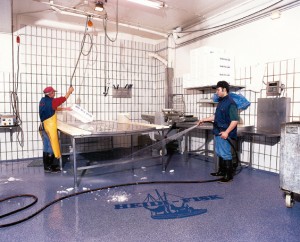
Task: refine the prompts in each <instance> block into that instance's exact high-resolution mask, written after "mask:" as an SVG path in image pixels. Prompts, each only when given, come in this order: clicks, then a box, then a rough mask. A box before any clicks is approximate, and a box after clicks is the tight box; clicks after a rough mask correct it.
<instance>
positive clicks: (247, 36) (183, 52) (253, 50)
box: [174, 7, 300, 77]
mask: <svg viewBox="0 0 300 242" xmlns="http://www.w3.org/2000/svg"><path fill="white" fill-rule="evenodd" d="M299 28H300V7H296V8H294V9H291V10H287V11H284V12H282V13H281V17H280V18H279V19H275V20H271V19H270V18H264V19H261V20H258V21H256V22H253V23H250V24H247V25H244V26H241V27H239V28H236V29H233V30H230V31H227V32H224V33H221V34H218V35H214V36H212V37H209V38H206V39H203V40H200V41H197V42H195V43H193V44H190V45H187V46H184V47H181V48H177V49H176V50H175V60H174V67H175V76H176V77H181V76H182V75H183V74H184V73H189V72H190V60H189V57H190V53H189V52H190V50H191V49H193V48H198V47H201V46H205V45H207V46H212V47H216V48H222V49H225V50H227V51H228V52H230V53H233V55H234V56H235V65H236V67H240V66H249V65H257V64H265V63H266V62H270V61H277V60H283V59H288V58H297V57H299V56H300V31H299Z"/></svg>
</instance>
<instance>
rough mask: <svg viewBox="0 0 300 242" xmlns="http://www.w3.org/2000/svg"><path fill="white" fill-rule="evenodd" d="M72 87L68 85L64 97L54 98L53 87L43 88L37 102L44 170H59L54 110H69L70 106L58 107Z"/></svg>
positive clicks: (59, 154)
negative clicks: (42, 94) (42, 92)
mask: <svg viewBox="0 0 300 242" xmlns="http://www.w3.org/2000/svg"><path fill="white" fill-rule="evenodd" d="M73 91H74V88H73V87H72V86H71V87H69V90H68V92H67V93H66V95H65V96H64V97H58V98H55V92H56V91H55V90H54V88H53V87H46V88H45V89H44V94H45V96H44V97H43V98H42V99H41V100H40V103H39V115H40V120H41V125H40V127H39V131H40V135H41V137H42V140H43V163H44V170H45V172H59V171H60V166H59V165H58V159H59V158H60V157H61V152H60V145H59V141H58V133H57V114H56V111H62V110H70V108H62V107H59V106H60V105H62V104H63V103H64V102H65V101H66V100H67V99H68V98H69V96H70V95H71V94H72V92H73Z"/></svg>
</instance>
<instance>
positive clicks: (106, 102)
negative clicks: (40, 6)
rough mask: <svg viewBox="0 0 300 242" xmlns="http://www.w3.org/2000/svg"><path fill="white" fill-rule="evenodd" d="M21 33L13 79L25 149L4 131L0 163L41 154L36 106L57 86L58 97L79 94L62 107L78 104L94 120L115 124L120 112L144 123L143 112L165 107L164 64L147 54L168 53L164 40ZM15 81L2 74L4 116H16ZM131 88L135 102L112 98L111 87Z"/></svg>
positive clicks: (13, 134) (58, 32)
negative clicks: (13, 101) (14, 91)
mask: <svg viewBox="0 0 300 242" xmlns="http://www.w3.org/2000/svg"><path fill="white" fill-rule="evenodd" d="M18 35H19V36H20V39H21V43H20V45H19V46H18V48H19V50H20V51H19V53H18V56H16V57H15V65H16V66H17V68H18V70H19V72H18V74H15V76H17V81H18V83H17V85H18V90H17V96H18V100H19V107H18V109H19V113H20V117H21V119H22V124H21V127H22V129H23V132H22V134H23V140H24V145H23V147H22V146H20V145H19V143H18V140H17V135H18V132H16V130H9V129H1V130H0V132H1V133H0V141H1V147H0V159H1V161H5V162H14V161H19V160H22V159H32V158H37V157H41V156H42V142H41V138H40V136H39V132H38V126H39V123H40V121H39V115H38V102H39V100H40V99H41V98H42V97H43V89H44V88H45V87H46V86H53V87H54V88H55V89H56V90H57V94H56V96H57V97H58V96H64V95H65V93H66V91H67V90H68V87H69V86H70V85H73V87H74V89H75V91H74V93H73V94H72V95H71V96H70V98H69V99H68V101H67V102H66V103H65V104H63V106H71V105H72V104H75V103H76V104H79V105H80V106H81V107H83V108H84V109H86V110H88V111H89V112H91V113H93V115H94V117H95V120H117V117H118V114H119V113H129V115H130V118H131V121H133V122H134V121H138V122H142V120H141V113H142V112H155V111H159V110H161V108H162V107H163V106H164V100H165V99H164V85H165V84H164V79H165V66H164V65H163V64H162V63H161V62H159V61H158V60H156V59H154V58H152V57H150V56H149V55H148V54H149V53H151V52H155V53H160V54H164V55H165V54H166V53H167V52H166V48H165V47H166V43H164V42H163V43H161V44H156V43H155V44H149V43H143V42H142V41H139V42H138V41H134V40H122V39H118V40H117V41H115V42H110V41H108V40H105V37H104V36H100V35H97V36H95V35H92V34H88V35H87V36H86V37H85V38H84V34H83V33H76V32H71V31H66V30H58V29H50V28H44V27H36V26H25V27H24V28H22V29H20V30H19V32H18ZM16 48H17V45H16V46H15V49H16ZM79 56H80V58H79ZM77 60H79V61H78V66H77V68H75V66H76V61H77ZM17 68H15V69H17ZM72 77H73V78H72ZM15 82H16V78H13V76H12V75H11V74H10V73H2V74H1V79H0V85H1V87H0V94H1V99H0V107H1V109H0V110H1V114H12V113H13V110H12V108H11V102H10V98H9V95H10V92H11V91H12V89H13V86H14V84H15ZM129 86H130V88H131V89H132V98H114V97H113V96H112V89H114V88H118V87H123V88H129ZM2 97H3V98H2Z"/></svg>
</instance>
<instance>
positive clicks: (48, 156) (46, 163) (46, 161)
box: [43, 152, 51, 172]
mask: <svg viewBox="0 0 300 242" xmlns="http://www.w3.org/2000/svg"><path fill="white" fill-rule="evenodd" d="M43 164H44V171H45V172H51V154H49V153H47V152H43Z"/></svg>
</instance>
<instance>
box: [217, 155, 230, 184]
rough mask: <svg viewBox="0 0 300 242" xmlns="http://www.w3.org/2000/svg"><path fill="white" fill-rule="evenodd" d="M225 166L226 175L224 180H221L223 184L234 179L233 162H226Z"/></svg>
mask: <svg viewBox="0 0 300 242" xmlns="http://www.w3.org/2000/svg"><path fill="white" fill-rule="evenodd" d="M224 165H225V172H224V173H225V174H224V176H223V178H222V179H221V180H220V182H221V183H226V182H230V181H232V179H233V168H232V160H224Z"/></svg>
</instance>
